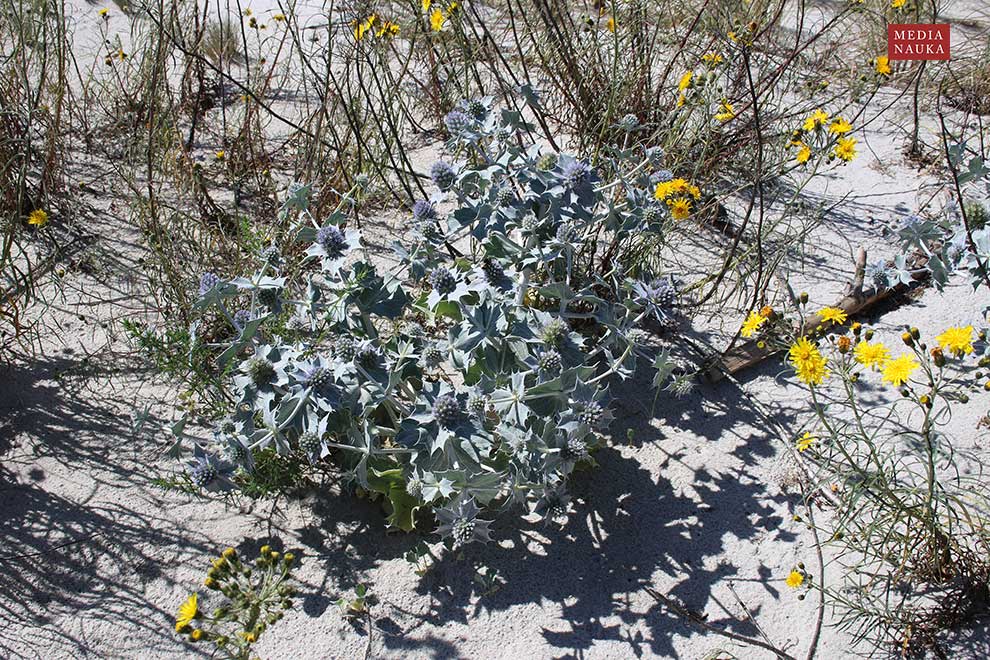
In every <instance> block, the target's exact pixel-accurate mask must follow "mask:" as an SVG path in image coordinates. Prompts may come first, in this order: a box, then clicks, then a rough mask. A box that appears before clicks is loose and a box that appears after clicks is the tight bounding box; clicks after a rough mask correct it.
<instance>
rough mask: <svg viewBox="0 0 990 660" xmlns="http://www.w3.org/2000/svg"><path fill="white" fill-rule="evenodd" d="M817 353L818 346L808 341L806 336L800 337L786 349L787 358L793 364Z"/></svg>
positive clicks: (808, 358)
mask: <svg viewBox="0 0 990 660" xmlns="http://www.w3.org/2000/svg"><path fill="white" fill-rule="evenodd" d="M815 355H819V353H818V347H817V346H815V345H814V344H813V343H811V342H810V341H808V338H807V337H801V338H800V339H798V340H797V341H796V342H794V344H793V345H792V346H791V347H790V349H789V350H788V351H787V358H788V359H789V360H790V361H791V362H793V363H794V364H800V363H801V362H806V361H808V360H810V359H812V358H813V357H814V356H815Z"/></svg>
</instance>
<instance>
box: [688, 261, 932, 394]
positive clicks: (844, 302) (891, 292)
mask: <svg viewBox="0 0 990 660" xmlns="http://www.w3.org/2000/svg"><path fill="white" fill-rule="evenodd" d="M865 273H866V250H865V249H863V248H860V249H859V252H858V253H857V255H856V271H855V274H854V275H853V279H852V281H851V282H850V283H849V284H848V285H847V287H846V293H845V295H844V296H843V297H842V298H840V299H839V300H838V301H837V302H836V303H835V304H834V305H832V307H837V308H839V309H841V310H842V311H844V312H845V313H846V315H848V316H850V317H852V316H856V315H857V314H860V313H862V312H864V311H868V310H869V309H870V308H872V307H875V306H876V305H877V304H879V303H881V302H883V301H884V300H886V299H888V298H890V297H892V296H895V295H898V294H901V293H906V292H907V291H910V290H911V289H913V288H915V287H916V286H917V285H918V284H920V283H922V282H924V281H926V280H927V279H928V278H929V277H930V276H931V274H930V273H929V272H928V271H927V270H926V269H924V268H916V269H914V270H913V271H912V272H911V277H912V279H913V280H914V283H913V284H912V285H910V286H908V285H905V284H898V285H897V286H894V287H892V288H889V289H885V290H883V291H878V292H877V293H874V294H873V295H870V296H867V295H865V294H864V293H863V278H864V276H865ZM821 324H822V319H821V317H818V316H816V317H815V318H813V319H812V320H811V321H810V322H809V323H808V324H807V325H806V326H805V329H804V334H805V335H806V336H807V335H811V334H813V333H814V332H815V330H817V329H818V327H819V326H820V325H821ZM759 344H760V342H757V341H753V340H750V341H746V342H743V343H742V344H739V345H738V346H736V347H734V348H732V349H731V350H729V351H726V353H725V354H724V355H722V358H721V360H719V361H717V362H715V363H714V364H712V365H711V366H710V367H709V368H708V370H707V371H706V372H705V376H706V377H707V378H708V380H709V381H711V382H713V383H714V382H717V381H720V380H722V379H723V378H724V377H725V375H726V374H735V373H738V372H740V371H742V370H743V369H748V368H749V367H751V366H753V365H755V364H758V363H760V362H762V361H763V360H765V359H767V358H768V357H770V356H771V355H773V354H774V353H776V352H778V349H772V348H770V347H768V346H766V345H764V346H763V347H762V348H761V347H760V345H759Z"/></svg>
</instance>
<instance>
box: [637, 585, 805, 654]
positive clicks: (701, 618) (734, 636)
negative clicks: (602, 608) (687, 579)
mask: <svg viewBox="0 0 990 660" xmlns="http://www.w3.org/2000/svg"><path fill="white" fill-rule="evenodd" d="M643 589H644V590H645V591H646V593H648V594H649V595H650V596H651V597H652V598H653V600H655V601H657V602H658V603H660V604H662V605H665V606H666V607H667V609H668V610H670V612H671V613H672V614H674V615H675V616H677V618H679V619H680V620H681V621H684V622H685V623H690V624H692V625H695V626H698V627H699V628H702V629H704V630H707V631H709V632H713V633H715V634H716V635H721V636H722V637H726V638H728V639H731V640H734V641H737V642H741V643H743V644H749V645H750V646H757V647H759V648H761V649H766V650H767V651H770V652H771V653H773V654H774V655H776V656H777V657H778V658H780V659H781V660H796V658H795V657H794V656H792V655H790V654H788V653H786V652H784V651H782V650H781V649H779V648H777V647H776V646H774V645H772V644H770V643H768V642H764V641H763V640H761V639H756V638H755V637H747V636H746V635H740V634H739V633H734V632H732V631H730V630H726V629H725V628H722V627H721V626H716V625H715V624H712V623H709V622H708V621H707V616H706V615H704V614H702V613H701V612H695V611H694V610H691V609H688V608H687V607H684V606H683V605H681V604H680V603H678V602H677V601H675V600H674V599H673V598H671V597H669V596H666V595H664V594H662V593H660V592H659V591H657V590H656V589H652V588H650V587H643Z"/></svg>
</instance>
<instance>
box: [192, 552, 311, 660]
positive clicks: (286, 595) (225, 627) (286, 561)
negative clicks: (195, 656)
mask: <svg viewBox="0 0 990 660" xmlns="http://www.w3.org/2000/svg"><path fill="white" fill-rule="evenodd" d="M295 559H296V558H295V555H294V554H292V553H291V552H287V553H285V554H284V555H283V554H281V553H279V552H278V551H276V550H272V549H271V547H270V546H267V545H263V546H261V550H260V552H259V554H258V557H257V559H255V561H254V562H253V563H248V562H245V561H242V560H241V558H240V557H239V556H238V554H237V551H236V550H234V549H233V548H227V549H226V550H224V551H223V553H222V554H221V555H220V557H218V558H217V559H215V560H213V565H212V566H211V567H210V569H209V571H207V574H206V579H205V580H204V581H203V586H205V587H206V588H207V589H209V590H210V591H213V592H216V593H217V594H219V595H221V596H223V600H222V601H221V602H220V603H219V604H218V605H217V606H216V608H215V609H214V610H213V612H212V613H211V614H207V613H206V610H205V609H204V604H203V603H201V602H200V600H199V594H198V593H196V592H194V593H192V594H190V596H189V598H187V599H186V600H185V602H183V603H182V605H181V606H180V607H179V612H178V615H177V616H176V619H175V631H176V632H177V633H179V634H181V635H184V636H186V638H187V639H188V640H189V641H190V642H192V643H201V642H207V643H211V644H212V645H213V646H214V647H215V649H216V650H215V652H214V657H216V656H217V655H219V657H223V658H228V659H230V660H249V659H250V658H251V657H252V655H251V651H252V647H253V646H254V644H255V643H256V642H257V641H258V639H259V638H260V637H261V635H262V633H264V632H265V631H266V630H267V629H268V628H269V627H271V626H272V625H274V624H275V623H277V622H278V621H279V620H281V619H282V616H283V614H284V612H285V611H286V610H288V609H290V608H291V607H292V597H293V595H294V594H295V587H294V586H293V585H292V571H293V569H294V568H295V563H296V562H295Z"/></svg>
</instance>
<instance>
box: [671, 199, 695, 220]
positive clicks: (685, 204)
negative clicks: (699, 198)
mask: <svg viewBox="0 0 990 660" xmlns="http://www.w3.org/2000/svg"><path fill="white" fill-rule="evenodd" d="M667 206H668V207H670V215H671V217H673V218H674V220H684V219H686V218H687V217H688V216H689V215H691V200H689V199H687V198H686V197H676V198H674V199H671V200H667Z"/></svg>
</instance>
